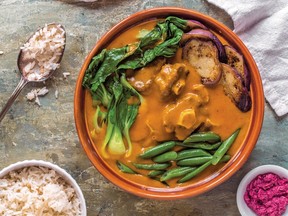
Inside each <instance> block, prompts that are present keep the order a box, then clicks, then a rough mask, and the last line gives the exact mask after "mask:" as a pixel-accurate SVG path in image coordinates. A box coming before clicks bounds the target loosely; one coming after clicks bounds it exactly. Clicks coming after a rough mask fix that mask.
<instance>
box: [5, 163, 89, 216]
mask: <svg viewBox="0 0 288 216" xmlns="http://www.w3.org/2000/svg"><path fill="white" fill-rule="evenodd" d="M31 166H38V167H47V168H50V169H52V170H55V171H56V172H57V173H58V174H59V175H60V176H62V177H63V179H64V180H65V181H66V182H67V183H68V184H70V185H71V186H72V187H73V188H74V190H75V192H76V194H77V197H78V198H79V202H80V209H81V216H86V215H87V210H86V203H85V199H84V196H83V193H82V191H81V189H80V187H79V185H78V184H77V182H76V181H75V180H74V179H73V178H72V176H71V175H70V174H69V173H67V172H66V171H65V170H64V169H62V168H60V167H59V166H57V165H55V164H52V163H50V162H47V161H42V160H24V161H20V162H17V163H14V164H11V165H9V166H7V167H5V168H4V169H2V170H1V171H0V178H2V177H4V176H5V175H7V174H8V173H9V172H11V171H16V170H19V169H22V168H24V167H31Z"/></svg>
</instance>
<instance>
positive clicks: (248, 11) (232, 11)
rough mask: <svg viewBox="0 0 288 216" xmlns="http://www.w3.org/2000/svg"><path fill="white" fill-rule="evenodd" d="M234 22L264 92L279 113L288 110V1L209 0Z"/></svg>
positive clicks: (279, 114) (236, 31)
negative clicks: (250, 55) (251, 58)
mask: <svg viewBox="0 0 288 216" xmlns="http://www.w3.org/2000/svg"><path fill="white" fill-rule="evenodd" d="M207 1H208V2H210V3H212V4H214V5H216V6H218V7H220V8H222V9H224V10H225V11H226V12H227V13H228V14H229V15H230V16H231V17H232V20H233V22H234V32H235V33H236V34H237V35H238V36H239V37H240V38H241V39H242V41H243V42H244V44H245V45H246V46H247V47H248V49H249V50H250V52H251V54H252V55H253V57H254V59H255V61H256V63H257V66H258V68H259V71H260V74H261V78H262V82H263V88H264V95H265V98H266V100H267V101H268V102H269V103H270V105H271V107H272V108H273V109H274V110H275V112H276V114H277V115H278V116H282V115H285V114H287V113H288V0H237V1H231V0H207Z"/></svg>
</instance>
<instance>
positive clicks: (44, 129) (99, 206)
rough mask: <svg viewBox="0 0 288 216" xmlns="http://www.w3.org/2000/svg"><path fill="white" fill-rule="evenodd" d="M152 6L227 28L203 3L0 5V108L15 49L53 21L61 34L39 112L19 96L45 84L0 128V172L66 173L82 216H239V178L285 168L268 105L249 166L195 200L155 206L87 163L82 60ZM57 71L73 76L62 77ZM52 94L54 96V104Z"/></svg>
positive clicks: (283, 127)
mask: <svg viewBox="0 0 288 216" xmlns="http://www.w3.org/2000/svg"><path fill="white" fill-rule="evenodd" d="M156 6H178V7H186V8H191V9H195V10H197V11H200V12H202V13H204V14H207V15H210V16H212V17H214V18H216V19H218V20H219V21H220V22H222V23H224V24H226V25H227V26H228V27H229V28H233V23H232V21H231V19H230V17H229V16H228V15H227V14H226V13H225V12H224V11H222V10H219V9H218V8H216V7H215V6H213V5H210V4H208V3H207V2H206V1H204V0H202V1H201V0H200V1H196V0H161V1H160V0H155V1H152V0H151V1H149V0H144V1H141V0H134V1H131V0H107V1H106V0H98V1H94V2H93V3H83V2H80V1H76V0H75V1H74V0H61V1H57V0H50V1H49V0H39V1H36V0H21V1H20V0H0V23H1V28H0V51H3V52H4V53H3V54H2V55H0V107H3V106H4V104H5V103H6V101H7V99H8V98H9V96H10V95H11V93H12V92H13V90H14V88H15V87H16V85H17V83H18V81H19V79H20V76H19V73H18V70H17V64H16V60H17V55H18V52H19V47H20V46H21V45H22V44H23V43H24V42H25V41H26V39H27V38H28V37H29V36H30V35H31V34H32V33H33V32H34V31H35V30H36V29H37V28H38V27H42V26H43V25H44V24H45V23H50V22H59V23H61V24H63V25H64V26H65V28H66V31H67V45H66V51H65V55H64V58H63V60H62V63H61V67H60V68H59V69H58V70H57V72H56V73H55V76H54V77H53V78H52V79H50V80H48V81H47V82H46V83H45V85H46V86H47V88H48V89H49V93H48V94H47V95H46V96H45V97H41V98H40V102H41V107H39V106H38V105H37V104H35V103H34V102H28V101H27V100H26V98H25V95H26V94H27V92H29V91H31V90H32V89H33V88H37V87H42V86H43V84H37V85H35V84H29V85H28V86H26V88H25V89H24V90H23V91H22V93H21V94H20V95H19V97H18V99H17V100H16V101H15V103H14V104H13V106H12V108H11V109H10V111H9V112H8V113H7V115H6V117H5V118H4V120H3V121H2V123H1V124H0V155H1V157H0V169H2V168H3V167H5V166H7V165H9V164H11V163H14V162H16V161H21V160H25V159H43V160H47V161H50V162H54V163H56V164H58V165H59V166H61V167H63V168H64V169H66V170H67V171H68V172H69V173H70V174H71V175H72V176H73V177H74V178H75V179H76V180H77V182H78V183H79V185H80V187H81V188H82V190H83V193H84V196H85V198H86V202H87V208H88V215H89V216H90V215H91V216H92V215H100V216H104V215H125V216H126V215H149V216H150V215H170V216H172V215H195V216H204V215H205V216H206V215H214V216H215V215H219V216H220V215H221V216H222V215H239V212H238V210H237V205H236V190H237V186H238V184H239V182H240V180H241V179H242V177H243V176H244V175H245V174H246V173H247V172H248V171H249V170H251V169H252V168H254V167H256V166H258V165H262V164H278V165H281V166H283V167H286V168H288V165H287V161H288V144H287V140H288V133H287V132H286V131H287V130H288V121H287V118H286V117H284V118H282V119H277V118H276V116H275V115H274V113H273V111H272V110H271V108H270V107H269V105H266V106H265V119H264V124H263V129H262V132H261V135H260V138H259V141H258V144H257V146H256V148H255V149H254V151H253V152H252V155H251V157H250V158H249V160H248V162H247V163H246V164H245V165H244V166H243V168H242V169H240V170H239V171H238V172H237V173H236V174H235V175H234V176H232V178H230V179H229V180H228V181H226V182H225V183H223V184H222V185H220V186H218V187H217V188H215V189H213V190H211V191H209V192H207V193H205V194H203V195H200V196H198V197H194V198H189V199H184V200H177V201H155V200H148V199H143V198H139V197H136V196H134V195H131V194H128V193H126V192H125V191H122V190H121V189H119V188H117V187H115V186H114V185H112V184H111V183H109V182H108V181H107V180H106V179H105V178H104V177H102V176H101V175H100V174H99V173H98V171H97V170H96V169H95V168H94V167H93V166H92V165H91V163H90V161H89V160H88V158H87V157H86V155H85V153H84V151H83V149H82V147H81V145H80V143H79V140H78V137H77V133H76V129H75V124H74V117H73V96H74V87H75V83H76V80H77V76H78V72H79V70H80V67H81V64H82V63H83V61H84V59H85V56H86V55H87V54H88V53H89V51H90V50H91V49H92V47H93V46H94V44H95V43H96V41H97V40H98V39H99V38H100V37H101V36H102V35H103V34H104V33H105V32H106V31H107V30H108V29H110V28H111V27H112V26H113V25H115V24H116V23H118V22H119V21H121V20H122V19H124V18H126V17H127V16H128V15H131V14H133V13H135V12H137V11H140V10H142V9H146V8H153V7H156ZM63 72H69V73H71V75H70V76H68V77H67V78H66V79H65V78H64V77H63V74H62V73H63ZM55 91H58V92H59V96H58V99H56V98H55Z"/></svg>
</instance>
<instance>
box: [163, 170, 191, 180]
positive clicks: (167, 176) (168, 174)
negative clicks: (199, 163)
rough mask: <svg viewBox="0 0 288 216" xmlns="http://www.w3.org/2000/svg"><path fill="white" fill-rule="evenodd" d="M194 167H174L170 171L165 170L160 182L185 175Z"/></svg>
mask: <svg viewBox="0 0 288 216" xmlns="http://www.w3.org/2000/svg"><path fill="white" fill-rule="evenodd" d="M195 169H196V168H195V167H176V168H173V169H170V170H167V171H166V172H165V173H164V174H163V175H162V176H161V178H160V181H167V180H170V179H173V178H177V177H180V176H183V175H186V174H187V173H189V172H191V171H193V170H195Z"/></svg>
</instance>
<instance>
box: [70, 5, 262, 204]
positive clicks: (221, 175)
mask: <svg viewBox="0 0 288 216" xmlns="http://www.w3.org/2000/svg"><path fill="white" fill-rule="evenodd" d="M171 15H173V16H178V17H181V18H184V19H194V20H197V21H200V22H202V23H203V24H205V25H206V26H207V27H208V28H210V29H211V30H212V31H214V32H215V33H217V34H218V35H220V36H221V37H223V38H224V39H225V40H226V41H227V42H228V43H229V44H231V46H233V47H234V48H236V49H237V50H238V51H239V52H240V53H242V54H243V56H244V59H245V61H246V66H247V68H248V70H250V73H251V98H252V103H253V106H252V109H251V118H250V119H251V121H250V123H249V128H248V132H247V134H246V136H245V138H244V141H243V142H242V144H241V146H240V147H239V150H238V151H237V152H236V153H235V154H234V155H233V157H232V158H231V160H230V161H229V162H228V163H227V164H226V165H225V166H223V167H222V168H221V169H220V170H218V171H217V172H216V173H213V174H212V175H211V176H209V177H208V178H205V179H203V180H201V181H200V182H197V183H196V184H193V185H191V186H189V185H188V186H185V187H177V188H169V189H166V188H164V189H163V188H153V187H147V186H145V185H141V184H139V183H137V182H133V181H130V180H127V179H125V178H123V177H121V176H120V175H119V174H117V173H116V172H115V171H113V169H111V168H110V167H109V166H108V165H107V163H105V161H104V159H103V158H102V157H101V156H100V155H99V154H98V152H97V151H96V150H95V148H94V147H93V141H92V140H91V138H90V136H89V134H88V133H89V131H88V129H87V126H86V122H85V121H86V120H85V114H84V110H85V89H84V88H83V87H82V81H83V77H84V74H85V71H86V69H87V68H88V65H89V63H90V61H91V59H92V58H93V57H94V56H95V55H96V54H98V53H99V52H100V51H101V50H102V49H103V48H105V47H107V46H108V45H109V43H111V42H112V41H113V39H114V38H115V37H117V36H118V35H119V34H120V33H122V32H124V31H125V30H127V29H128V28H129V27H132V26H134V25H136V24H139V23H141V22H143V21H146V20H149V19H153V18H165V17H167V16H171ZM263 116H264V95H263V89H262V81H261V77H260V74H259V71H258V68H257V66H256V64H255V62H254V59H253V57H252V56H251V54H250V52H249V50H248V49H247V48H246V46H245V45H244V44H243V42H242V41H241V40H240V39H239V38H238V36H237V35H235V34H234V33H233V32H232V31H231V30H230V29H229V28H227V27H226V26H225V25H223V24H221V23H220V22H218V21H216V20H214V19H213V18H211V17H209V16H206V15H203V14H201V13H199V12H196V11H193V10H189V9H184V8H175V7H162V8H154V9H149V10H144V11H141V12H138V13H135V14H133V15H131V16H129V17H128V18H126V19H125V20H123V21H122V22H120V23H119V24H117V25H115V26H114V27H113V28H112V29H111V30H110V31H108V32H107V33H106V34H105V35H104V36H103V37H102V38H101V39H100V40H99V41H98V42H97V44H96V45H95V47H94V48H93V49H92V51H91V52H90V53H89V55H88V56H87V58H86V59H85V62H84V64H83V66H82V68H81V71H80V74H79V77H78V80H77V84H76V90H75V97H74V117H75V123H76V128H77V132H78V136H79V139H80V142H81V144H82V146H83V148H84V150H85V152H86V154H87V156H88V158H89V159H90V160H91V162H92V164H93V165H94V166H95V167H96V169H97V170H98V171H99V172H100V173H101V174H102V175H103V176H105V177H106V178H107V179H108V180H109V181H111V182H112V183H113V184H115V185H117V186H119V187H120V188H122V189H124V190H125V191H128V192H130V193H132V194H135V195H138V196H140V197H145V198H153V199H162V200H168V199H170V200H171V199H180V198H188V197H192V196H196V195H199V194H201V193H204V192H206V191H208V190H211V189H212V188H214V187H216V186H217V185H219V184H221V183H223V182H224V181H226V180H227V179H228V178H230V177H231V176H232V175H233V174H234V173H235V172H236V171H237V170H239V169H240V167H241V166H242V165H243V164H244V163H245V162H246V160H247V159H248V157H249V155H250V154H251V152H252V150H253V149H254V147H255V145H256V142H257V139H258V136H259V134H260V131H261V127H262V122H263Z"/></svg>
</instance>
